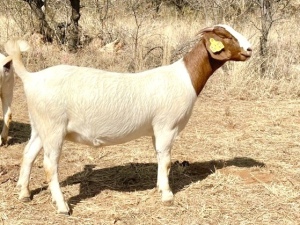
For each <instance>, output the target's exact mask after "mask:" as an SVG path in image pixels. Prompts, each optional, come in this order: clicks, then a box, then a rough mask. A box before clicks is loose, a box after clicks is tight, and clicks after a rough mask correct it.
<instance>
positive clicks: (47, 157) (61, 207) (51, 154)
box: [43, 131, 69, 215]
mask: <svg viewBox="0 0 300 225" xmlns="http://www.w3.org/2000/svg"><path fill="white" fill-rule="evenodd" d="M50 133H52V135H49V136H47V138H46V139H47V140H44V142H43V143H44V145H43V147H44V169H45V172H46V180H47V183H49V188H50V191H51V195H52V201H53V202H55V203H56V206H57V212H58V213H60V214H66V215H68V214H69V207H68V204H67V203H66V202H65V200H64V197H63V194H62V192H61V189H60V186H59V181H58V162H59V158H60V153H61V148H62V143H63V135H62V133H61V132H57V131H55V132H50Z"/></svg>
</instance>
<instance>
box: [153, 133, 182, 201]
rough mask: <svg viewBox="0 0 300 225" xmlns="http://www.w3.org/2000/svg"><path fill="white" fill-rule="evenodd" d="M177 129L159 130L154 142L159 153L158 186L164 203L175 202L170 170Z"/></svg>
mask: <svg viewBox="0 0 300 225" xmlns="http://www.w3.org/2000/svg"><path fill="white" fill-rule="evenodd" d="M176 134H177V130H176V131H175V130H172V131H165V132H159V133H157V134H156V135H155V138H154V143H155V150H156V154H157V161H158V170H157V188H158V190H159V191H160V192H161V198H162V201H163V202H164V203H167V204H169V203H172V202H173V198H174V197H173V193H172V191H171V188H170V185H169V172H170V168H171V148H172V144H173V140H174V138H175V137H176Z"/></svg>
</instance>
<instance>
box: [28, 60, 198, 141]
mask: <svg viewBox="0 0 300 225" xmlns="http://www.w3.org/2000/svg"><path fill="white" fill-rule="evenodd" d="M24 87H25V93H26V96H27V101H28V108H29V113H30V115H31V120H33V121H32V122H33V126H35V128H36V129H37V130H38V132H39V134H40V136H41V138H42V139H43V136H44V135H45V136H46V135H49V134H48V132H49V126H50V127H51V126H52V127H53V126H58V127H64V128H65V129H66V130H65V131H63V132H62V135H64V134H65V135H66V139H67V140H70V141H73V142H79V143H83V144H87V145H92V146H105V145H113V144H120V143H124V142H127V141H130V140H132V139H136V138H139V137H141V136H153V135H154V131H155V130H159V129H177V130H178V131H181V130H182V129H183V128H184V127H185V125H186V123H187V121H188V119H189V117H190V115H191V111H192V107H193V105H194V102H195V100H196V97H197V96H196V93H195V90H194V88H193V86H192V84H191V81H190V77H189V75H188V73H187V71H186V69H185V67H184V63H183V61H182V60H180V61H178V62H176V63H174V64H172V65H169V66H164V67H159V68H156V69H152V70H148V71H145V72H141V73H138V74H120V73H112V72H107V71H102V70H96V69H92V68H85V67H75V66H67V65H60V66H55V67H51V68H48V69H46V70H43V71H40V72H37V73H28V76H26V80H25V81H24ZM37 93H39V94H37ZM48 122H49V123H50V124H48ZM53 122H55V123H56V124H55V125H53V124H52V125H51V123H53Z"/></svg>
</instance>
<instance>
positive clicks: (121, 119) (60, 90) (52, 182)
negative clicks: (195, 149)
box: [5, 25, 252, 214]
mask: <svg viewBox="0 0 300 225" xmlns="http://www.w3.org/2000/svg"><path fill="white" fill-rule="evenodd" d="M200 34H201V38H200V40H199V42H198V44H196V46H195V47H194V48H193V49H192V50H191V51H190V52H189V53H187V54H186V55H185V56H184V57H183V58H182V59H180V60H178V61H177V62H175V63H173V64H171V65H167V66H161V67H158V68H154V69H151V70H148V71H144V72H139V73H115V72H108V71H103V70H98V69H93V68H86V67H76V66H69V65H58V66H53V67H50V68H47V69H44V70H42V71H39V72H35V73H30V72H28V71H27V70H26V68H25V66H24V65H23V63H22V57H21V54H20V51H19V47H18V43H16V42H14V41H9V42H7V43H6V45H5V49H6V52H7V53H8V54H9V56H10V57H11V58H12V61H13V67H14V69H15V71H16V74H17V75H18V76H19V77H20V78H21V79H22V81H23V85H24V90H25V94H26V98H27V103H28V110H29V116H30V121H31V129H32V131H31V137H30V140H29V142H28V144H27V145H26V147H25V150H24V156H23V162H22V165H21V170H20V176H19V180H18V183H17V186H18V187H19V188H20V194H19V199H20V200H22V201H29V200H30V191H29V176H30V172H31V167H32V164H33V162H34V160H35V158H36V156H37V154H38V153H39V152H40V150H41V149H42V148H43V149H44V162H43V163H44V168H45V172H46V179H47V182H48V183H49V188H50V191H51V194H52V199H53V201H54V202H56V206H57V211H58V213H62V214H68V213H69V207H68V204H67V203H66V202H65V200H64V197H63V194H62V192H61V189H60V186H59V182H58V180H59V179H58V162H59V157H60V154H61V149H62V145H63V141H64V140H69V141H72V142H77V143H82V144H86V145H90V146H95V147H102V146H107V145H115V144H121V143H124V142H128V141H130V140H133V139H136V138H139V137H141V136H151V137H152V140H153V145H154V148H155V150H156V154H157V160H158V173H157V187H158V189H159V190H160V191H161V198H162V201H163V202H165V203H172V202H173V193H172V191H171V189H170V186H169V178H168V176H169V171H170V167H171V147H172V144H173V142H174V139H175V137H176V136H177V135H178V134H179V133H180V132H181V131H182V130H183V129H184V127H185V126H186V124H187V122H188V120H189V118H190V116H191V113H192V109H193V106H194V104H195V101H196V99H197V96H198V95H199V94H200V92H201V90H202V89H203V87H204V85H205V83H206V81H207V80H208V78H209V77H210V76H211V75H212V74H213V72H214V71H215V70H216V69H218V68H219V67H221V66H222V65H223V64H224V63H225V62H226V61H228V60H233V61H245V60H247V59H248V58H250V56H251V53H252V50H251V46H250V43H249V42H248V41H247V39H246V38H245V37H244V36H242V35H241V34H240V33H238V32H236V31H235V30H234V29H233V28H231V27H230V26H228V25H216V26H213V27H209V28H205V29H203V30H202V31H201V32H200Z"/></svg>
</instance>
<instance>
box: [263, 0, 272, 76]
mask: <svg viewBox="0 0 300 225" xmlns="http://www.w3.org/2000/svg"><path fill="white" fill-rule="evenodd" d="M260 7H261V37H260V56H261V57H262V63H261V65H260V69H261V75H262V76H265V72H266V68H267V55H268V48H267V42H268V35H269V31H270V29H271V26H272V22H273V21H272V15H271V3H270V1H269V0H260Z"/></svg>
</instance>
